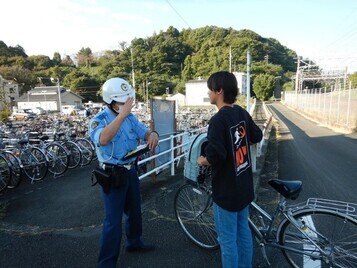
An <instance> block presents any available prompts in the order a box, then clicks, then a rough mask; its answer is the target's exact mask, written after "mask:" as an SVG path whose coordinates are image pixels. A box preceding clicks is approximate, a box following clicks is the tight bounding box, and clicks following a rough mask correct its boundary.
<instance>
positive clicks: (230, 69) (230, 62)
mask: <svg viewBox="0 0 357 268" xmlns="http://www.w3.org/2000/svg"><path fill="white" fill-rule="evenodd" d="M229 72H230V73H231V72H232V46H229Z"/></svg>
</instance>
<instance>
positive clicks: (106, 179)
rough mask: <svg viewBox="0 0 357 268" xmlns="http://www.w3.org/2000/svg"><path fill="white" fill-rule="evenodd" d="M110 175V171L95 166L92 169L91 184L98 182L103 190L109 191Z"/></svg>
mask: <svg viewBox="0 0 357 268" xmlns="http://www.w3.org/2000/svg"><path fill="white" fill-rule="evenodd" d="M111 175H112V174H111V172H109V171H106V170H104V169H102V168H101V167H95V168H94V169H93V171H92V186H94V185H96V184H97V183H99V185H100V186H102V187H103V191H104V192H105V193H109V192H110V188H111V178H110V177H111Z"/></svg>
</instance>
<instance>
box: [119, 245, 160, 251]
mask: <svg viewBox="0 0 357 268" xmlns="http://www.w3.org/2000/svg"><path fill="white" fill-rule="evenodd" d="M154 249H155V246H154V245H149V244H146V245H145V244H141V245H137V246H128V247H126V251H127V252H147V251H152V250H154Z"/></svg>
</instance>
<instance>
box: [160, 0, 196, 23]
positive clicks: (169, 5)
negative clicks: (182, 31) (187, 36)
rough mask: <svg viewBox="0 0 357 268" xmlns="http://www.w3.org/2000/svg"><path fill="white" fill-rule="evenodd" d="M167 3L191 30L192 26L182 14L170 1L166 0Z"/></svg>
mask: <svg viewBox="0 0 357 268" xmlns="http://www.w3.org/2000/svg"><path fill="white" fill-rule="evenodd" d="M166 2H167V3H168V4H169V6H170V7H171V8H172V10H173V11H175V13H176V14H177V15H178V16H179V17H180V18H181V20H182V21H183V22H184V23H185V24H186V25H187V27H188V28H191V27H190V25H189V24H188V23H187V21H186V20H185V19H184V18H183V17H182V16H181V14H180V13H179V12H178V11H177V10H176V9H175V8H174V7H173V6H172V5H171V3H170V2H169V0H166Z"/></svg>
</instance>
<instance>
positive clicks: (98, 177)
mask: <svg viewBox="0 0 357 268" xmlns="http://www.w3.org/2000/svg"><path fill="white" fill-rule="evenodd" d="M128 176H129V170H128V169H126V168H125V167H120V166H106V167H105V169H102V168H101V167H95V168H94V170H93V171H92V186H94V185H96V184H97V183H98V184H99V185H100V186H102V188H103V191H104V192H105V193H109V192H110V189H111V188H119V187H121V186H124V185H126V184H127V183H128Z"/></svg>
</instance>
